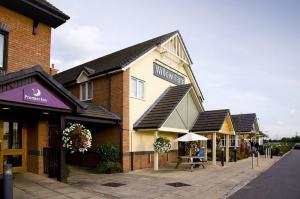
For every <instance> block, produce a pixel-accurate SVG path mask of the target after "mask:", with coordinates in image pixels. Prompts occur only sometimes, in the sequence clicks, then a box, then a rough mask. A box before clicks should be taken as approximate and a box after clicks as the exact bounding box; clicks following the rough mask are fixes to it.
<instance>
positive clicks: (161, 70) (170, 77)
mask: <svg viewBox="0 0 300 199" xmlns="http://www.w3.org/2000/svg"><path fill="white" fill-rule="evenodd" d="M153 75H154V76H156V77H159V78H161V79H164V80H166V81H168V82H171V83H173V84H176V85H181V84H184V77H183V76H181V75H178V74H177V73H175V72H173V71H171V70H169V69H167V68H165V67H163V66H161V65H159V64H157V63H155V62H154V63H153Z"/></svg>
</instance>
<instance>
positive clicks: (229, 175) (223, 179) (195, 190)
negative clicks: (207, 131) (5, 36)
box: [14, 157, 279, 199]
mask: <svg viewBox="0 0 300 199" xmlns="http://www.w3.org/2000/svg"><path fill="white" fill-rule="evenodd" d="M278 159H279V158H278V157H274V158H273V159H265V158H261V161H260V165H259V167H255V168H254V169H251V158H249V159H245V160H241V161H239V162H237V163H228V164H226V165H225V167H220V166H213V165H207V168H205V169H202V168H199V169H195V170H194V172H190V171H189V169H188V168H187V167H185V166H186V165H185V166H184V165H183V166H181V167H180V168H179V169H178V170H174V167H173V166H172V167H170V168H164V169H161V170H160V171H153V170H152V169H143V170H137V171H134V172H130V173H126V174H124V173H120V174H93V173H90V172H88V171H84V170H75V172H73V173H72V175H71V177H69V179H68V184H64V183H60V182H57V181H55V180H53V179H49V178H46V177H42V176H39V175H35V174H31V173H25V174H18V175H17V176H16V179H15V182H14V184H15V189H14V194H15V198H16V199H19V198H26V199H27V198H28V199H30V198H55V199H60V198H78V199H79V198H143V199H144V198H157V199H158V198H173V199H175V198H201V199H206V198H207V199H214V198H216V199H217V198H225V197H227V196H228V195H230V194H231V193H234V192H235V191H237V190H239V189H240V188H241V187H243V186H244V185H245V184H247V183H248V182H249V181H250V180H252V179H254V178H255V177H256V176H257V175H259V174H260V173H261V172H263V171H265V170H266V169H267V168H269V167H270V166H271V165H272V164H274V162H276V161H277V160H278ZM176 182H181V183H185V184H188V185H190V186H184V187H172V186H169V185H166V183H176ZM106 183H121V184H123V185H122V186H119V187H108V186H103V184H106Z"/></svg>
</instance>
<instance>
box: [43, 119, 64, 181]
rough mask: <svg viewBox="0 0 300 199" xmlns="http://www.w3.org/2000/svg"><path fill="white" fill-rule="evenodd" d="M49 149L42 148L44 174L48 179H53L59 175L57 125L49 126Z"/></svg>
mask: <svg viewBox="0 0 300 199" xmlns="http://www.w3.org/2000/svg"><path fill="white" fill-rule="evenodd" d="M48 140H49V147H48V148H44V172H45V173H46V174H48V175H49V177H50V178H55V177H57V176H58V173H59V160H58V159H59V153H60V143H59V142H60V137H59V127H58V126H57V125H50V126H49V137H48Z"/></svg>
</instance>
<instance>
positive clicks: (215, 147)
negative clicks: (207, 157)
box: [212, 133, 217, 165]
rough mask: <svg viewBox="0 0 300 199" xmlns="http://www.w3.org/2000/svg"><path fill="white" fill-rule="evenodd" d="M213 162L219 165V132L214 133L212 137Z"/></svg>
mask: <svg viewBox="0 0 300 199" xmlns="http://www.w3.org/2000/svg"><path fill="white" fill-rule="evenodd" d="M212 164H213V165H217V133H213V139H212Z"/></svg>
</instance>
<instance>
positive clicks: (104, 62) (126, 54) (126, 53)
mask: <svg viewBox="0 0 300 199" xmlns="http://www.w3.org/2000/svg"><path fill="white" fill-rule="evenodd" d="M177 33H179V32H178V31H174V32H170V33H168V34H165V35H162V36H159V37H156V38H154V39H150V40H148V41H145V42H142V43H139V44H136V45H134V46H130V47H128V48H125V49H122V50H119V51H117V52H114V53H111V54H108V55H106V56H103V57H100V58H97V59H95V60H92V61H89V62H86V63H84V64H81V65H79V66H76V67H73V68H71V69H69V70H66V71H63V72H60V73H58V74H57V75H55V76H54V78H55V79H56V80H57V81H59V82H60V83H62V84H63V85H66V84H69V83H73V82H75V81H76V78H77V77H78V75H79V74H80V73H81V71H82V70H83V68H84V67H88V68H90V69H92V70H94V71H95V72H94V73H93V74H92V75H91V76H90V77H93V76H97V75H100V74H104V73H108V72H111V71H116V70H119V69H122V68H124V67H126V66H127V65H128V64H130V63H132V62H133V61H134V60H136V59H137V58H139V57H140V56H142V55H144V54H145V53H146V52H148V51H149V50H151V49H152V48H154V47H156V46H157V45H160V44H162V43H164V42H165V41H167V40H168V39H169V38H171V37H172V36H174V35H175V34H177Z"/></svg>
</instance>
